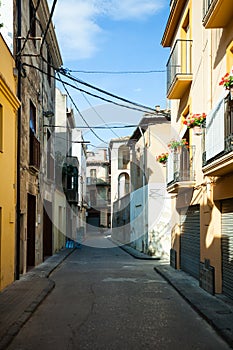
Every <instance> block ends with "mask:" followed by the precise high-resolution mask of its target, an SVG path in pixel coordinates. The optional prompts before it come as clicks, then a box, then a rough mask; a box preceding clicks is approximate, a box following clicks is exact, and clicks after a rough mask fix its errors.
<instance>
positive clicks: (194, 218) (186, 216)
mask: <svg viewBox="0 0 233 350" xmlns="http://www.w3.org/2000/svg"><path fill="white" fill-rule="evenodd" d="M180 264H181V269H182V270H183V271H185V272H188V273H189V274H190V275H191V276H193V277H195V278H197V279H199V264H200V206H199V205H195V206H192V207H189V209H188V210H187V211H181V237H180Z"/></svg>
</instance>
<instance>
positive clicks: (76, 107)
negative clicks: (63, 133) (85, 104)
mask: <svg viewBox="0 0 233 350" xmlns="http://www.w3.org/2000/svg"><path fill="white" fill-rule="evenodd" d="M58 76H59V78H60V74H59V73H58ZM61 82H62V85H63V88H64V89H65V91H66V93H67V95H68V96H69V98H70V100H71V102H72V103H73V105H74V107H75V109H76V111H77V112H78V114H79V116H80V117H81V119H82V120H83V121H84V123H85V124H86V125H87V126H88V128H89V129H90V131H91V132H92V133H93V135H95V137H96V138H97V139H98V140H100V141H101V142H103V143H105V144H108V143H107V142H106V141H104V140H103V139H101V137H99V135H97V134H96V132H95V131H94V130H93V129H92V128H91V126H90V125H89V124H88V122H87V121H86V119H85V118H84V117H83V115H82V113H81V112H80V110H79V108H78V106H77V105H76V103H75V102H74V100H73V98H72V96H71V95H70V93H69V91H68V89H67V88H66V86H65V83H64V82H63V81H61Z"/></svg>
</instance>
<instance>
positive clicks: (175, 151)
mask: <svg viewBox="0 0 233 350" xmlns="http://www.w3.org/2000/svg"><path fill="white" fill-rule="evenodd" d="M172 151H173V152H174V153H178V154H180V153H181V151H182V146H176V147H174V148H173V149H172Z"/></svg>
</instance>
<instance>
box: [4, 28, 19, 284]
mask: <svg viewBox="0 0 233 350" xmlns="http://www.w3.org/2000/svg"><path fill="white" fill-rule="evenodd" d="M0 53H1V60H0V105H1V106H2V128H1V130H0V132H1V134H2V137H3V143H2V151H1V152H0V169H1V171H0V208H1V218H0V225H1V226H0V290H2V289H3V288H5V287H6V286H7V285H8V284H10V283H12V282H13V281H14V273H15V227H16V215H15V207H16V133H17V129H16V116H17V109H18V107H19V105H20V104H19V101H18V100H17V97H16V81H15V78H14V75H13V69H14V67H15V63H14V60H13V57H12V55H11V53H10V51H9V50H8V48H7V46H6V44H5V42H4V41H3V38H2V37H1V35H0Z"/></svg>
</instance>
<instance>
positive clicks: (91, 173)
mask: <svg viewBox="0 0 233 350" xmlns="http://www.w3.org/2000/svg"><path fill="white" fill-rule="evenodd" d="M90 175H91V178H94V179H95V178H96V169H91V170H90Z"/></svg>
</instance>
